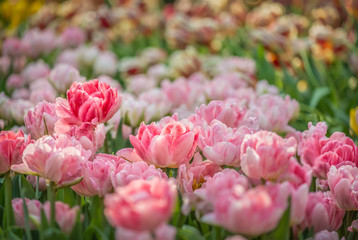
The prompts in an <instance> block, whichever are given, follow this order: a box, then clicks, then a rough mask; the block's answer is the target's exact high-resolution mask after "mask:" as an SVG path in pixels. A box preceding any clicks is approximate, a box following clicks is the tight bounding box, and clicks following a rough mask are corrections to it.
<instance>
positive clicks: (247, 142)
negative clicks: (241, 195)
mask: <svg viewBox="0 0 358 240" xmlns="http://www.w3.org/2000/svg"><path fill="white" fill-rule="evenodd" d="M296 146H297V142H296V139H295V138H293V137H290V138H288V139H284V138H282V137H280V136H279V135H277V134H276V133H273V132H267V131H259V132H257V133H254V134H252V135H246V136H245V138H244V140H243V142H242V144H241V167H242V170H243V172H244V173H245V174H246V175H247V176H248V177H251V178H255V179H260V178H263V179H266V180H273V181H275V180H277V179H278V178H279V177H280V175H281V174H282V173H283V172H284V171H285V170H286V169H287V168H288V166H289V163H290V159H291V158H292V157H293V156H294V155H295V154H296Z"/></svg>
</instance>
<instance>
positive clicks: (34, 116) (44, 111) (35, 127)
mask: <svg viewBox="0 0 358 240" xmlns="http://www.w3.org/2000/svg"><path fill="white" fill-rule="evenodd" d="M56 121H57V115H56V110H55V104H54V103H48V102H40V103H38V104H37V105H36V106H35V108H31V109H29V111H27V113H26V115H25V126H26V129H27V131H28V132H29V133H30V135H31V137H32V138H33V139H39V138H40V137H42V136H44V135H53V133H54V128H55V122H56Z"/></svg>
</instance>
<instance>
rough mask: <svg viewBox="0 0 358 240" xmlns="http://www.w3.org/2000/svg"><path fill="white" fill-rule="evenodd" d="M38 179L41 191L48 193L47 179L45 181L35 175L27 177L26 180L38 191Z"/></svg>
mask: <svg viewBox="0 0 358 240" xmlns="http://www.w3.org/2000/svg"><path fill="white" fill-rule="evenodd" d="M37 178H39V190H40V191H46V189H47V185H46V179H44V178H42V177H38V176H35V175H27V177H26V180H27V181H28V182H29V183H30V184H31V186H32V187H33V188H34V189H36V185H37Z"/></svg>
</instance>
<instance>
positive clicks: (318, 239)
mask: <svg viewBox="0 0 358 240" xmlns="http://www.w3.org/2000/svg"><path fill="white" fill-rule="evenodd" d="M307 240H340V239H339V235H338V233H337V232H334V231H333V232H330V231H327V230H322V231H320V232H318V233H316V234H315V235H314V238H313V239H312V238H309V239H307ZM341 240H344V237H342V239H341Z"/></svg>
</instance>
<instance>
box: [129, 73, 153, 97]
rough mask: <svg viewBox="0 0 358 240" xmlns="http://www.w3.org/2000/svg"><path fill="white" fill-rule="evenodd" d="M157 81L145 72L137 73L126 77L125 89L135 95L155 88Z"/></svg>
mask: <svg viewBox="0 0 358 240" xmlns="http://www.w3.org/2000/svg"><path fill="white" fill-rule="evenodd" d="M156 85H157V82H156V81H155V79H154V78H151V77H149V76H147V75H145V74H137V75H133V76H131V77H129V78H128V84H127V90H128V91H129V92H131V93H133V94H135V95H137V96H138V95H139V94H141V93H142V92H145V91H147V90H150V89H152V88H155V87H156Z"/></svg>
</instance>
